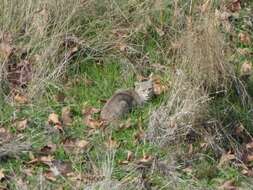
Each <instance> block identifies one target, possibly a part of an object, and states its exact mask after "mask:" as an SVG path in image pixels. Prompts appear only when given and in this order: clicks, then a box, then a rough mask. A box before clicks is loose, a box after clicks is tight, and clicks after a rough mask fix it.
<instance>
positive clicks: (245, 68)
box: [241, 61, 252, 76]
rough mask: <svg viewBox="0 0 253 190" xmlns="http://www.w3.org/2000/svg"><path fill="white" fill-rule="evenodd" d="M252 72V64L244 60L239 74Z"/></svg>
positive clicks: (243, 74)
mask: <svg viewBox="0 0 253 190" xmlns="http://www.w3.org/2000/svg"><path fill="white" fill-rule="evenodd" d="M251 73H252V64H251V63H250V62H249V61H245V62H244V63H243V64H242V66H241V75H242V76H245V75H250V74H251Z"/></svg>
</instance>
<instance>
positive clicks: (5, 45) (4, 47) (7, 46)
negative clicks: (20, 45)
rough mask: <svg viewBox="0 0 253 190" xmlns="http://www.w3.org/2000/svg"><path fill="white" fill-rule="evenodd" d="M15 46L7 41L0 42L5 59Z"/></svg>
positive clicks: (1, 53)
mask: <svg viewBox="0 0 253 190" xmlns="http://www.w3.org/2000/svg"><path fill="white" fill-rule="evenodd" d="M13 49H14V48H13V47H12V46H11V45H10V44H8V43H5V42H1V43H0V56H1V57H2V58H3V59H7V58H8V57H9V56H10V55H11V54H12V52H13Z"/></svg>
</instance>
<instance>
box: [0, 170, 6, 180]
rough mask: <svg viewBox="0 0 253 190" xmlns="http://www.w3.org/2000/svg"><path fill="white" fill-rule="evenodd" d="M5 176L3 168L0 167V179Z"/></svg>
mask: <svg viewBox="0 0 253 190" xmlns="http://www.w3.org/2000/svg"><path fill="white" fill-rule="evenodd" d="M4 178H5V174H4V170H3V169H0V181H1V180H2V179H4Z"/></svg>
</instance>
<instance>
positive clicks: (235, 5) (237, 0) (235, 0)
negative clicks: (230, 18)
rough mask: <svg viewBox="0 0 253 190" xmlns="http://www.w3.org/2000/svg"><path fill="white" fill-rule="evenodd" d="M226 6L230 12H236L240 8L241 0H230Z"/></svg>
mask: <svg viewBox="0 0 253 190" xmlns="http://www.w3.org/2000/svg"><path fill="white" fill-rule="evenodd" d="M226 7H227V9H228V10H230V11H231V12H237V11H239V10H241V0H231V1H230V2H229V3H228V4H227V6H226Z"/></svg>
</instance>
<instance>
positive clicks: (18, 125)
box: [16, 119, 28, 131]
mask: <svg viewBox="0 0 253 190" xmlns="http://www.w3.org/2000/svg"><path fill="white" fill-rule="evenodd" d="M27 126H28V120H27V119H23V120H21V121H17V122H16V128H17V130H18V131H23V130H25V129H26V128H27Z"/></svg>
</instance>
